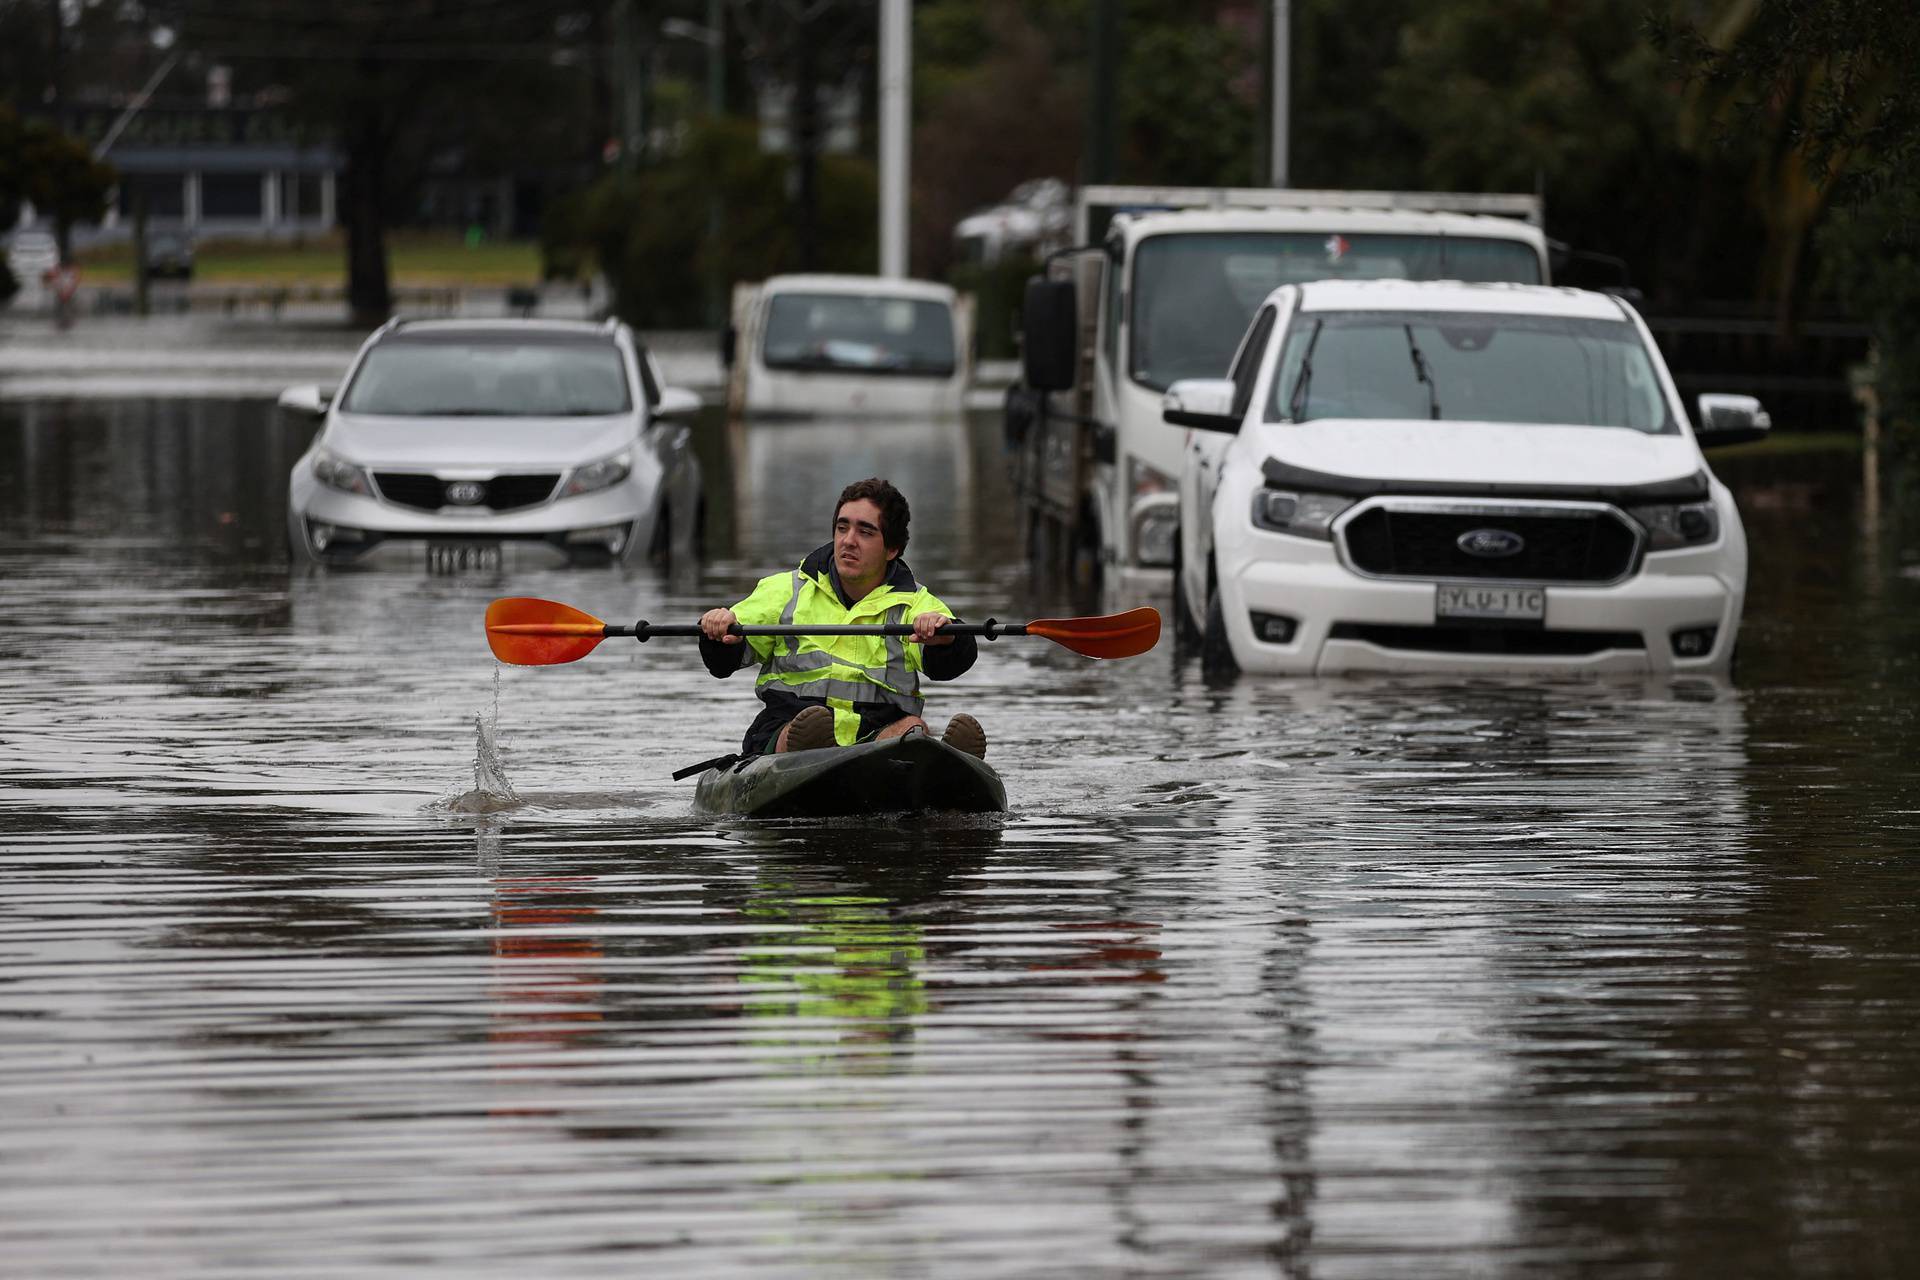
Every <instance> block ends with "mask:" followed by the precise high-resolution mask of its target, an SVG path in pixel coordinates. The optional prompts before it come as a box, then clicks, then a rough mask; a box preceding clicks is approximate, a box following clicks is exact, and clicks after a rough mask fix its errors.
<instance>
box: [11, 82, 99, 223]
mask: <svg viewBox="0 0 1920 1280" xmlns="http://www.w3.org/2000/svg"><path fill="white" fill-rule="evenodd" d="M114 181H115V175H114V171H113V169H112V168H111V167H110V166H108V165H104V164H101V163H100V162H99V161H97V160H95V159H94V158H93V153H92V151H90V150H89V149H88V148H87V145H86V144H85V143H83V142H81V141H80V140H79V139H77V138H74V137H71V136H69V135H67V134H65V133H62V132H61V131H60V130H58V129H56V128H54V127H53V126H52V125H51V124H48V123H47V122H46V121H44V120H28V121H24V122H23V121H21V120H20V119H19V117H17V116H16V115H14V113H13V111H12V110H11V109H10V108H7V107H4V106H0V226H11V225H12V224H13V221H14V219H15V218H17V217H18V216H19V210H20V202H21V201H22V200H28V201H32V203H33V207H34V209H35V210H36V211H37V212H38V213H39V214H40V216H42V217H45V218H51V219H52V220H53V221H54V222H55V223H56V224H58V225H60V226H62V227H70V226H72V225H74V224H75V223H80V222H98V221H99V220H100V219H101V217H103V216H104V215H105V214H106V211H107V197H108V195H109V194H111V192H112V190H113V184H114Z"/></svg>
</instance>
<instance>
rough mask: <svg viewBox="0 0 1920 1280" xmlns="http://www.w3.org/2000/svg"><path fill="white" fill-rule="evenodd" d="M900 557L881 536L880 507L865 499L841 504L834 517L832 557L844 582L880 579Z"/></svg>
mask: <svg viewBox="0 0 1920 1280" xmlns="http://www.w3.org/2000/svg"><path fill="white" fill-rule="evenodd" d="M897 554H899V553H898V552H894V551H889V550H887V544H886V542H885V540H884V539H882V537H881V536H880V508H879V507H878V506H876V505H874V503H873V502H871V501H870V500H868V499H866V498H855V499H854V500H853V501H852V502H847V503H842V504H841V507H840V510H839V511H837V512H835V513H834V517H833V558H834V562H835V563H836V564H838V565H839V566H840V577H841V580H842V581H846V582H866V581H870V580H872V579H876V578H879V577H880V576H881V575H883V574H884V573H885V572H886V570H887V562H888V561H889V560H891V559H893V558H894V556H896V555H897Z"/></svg>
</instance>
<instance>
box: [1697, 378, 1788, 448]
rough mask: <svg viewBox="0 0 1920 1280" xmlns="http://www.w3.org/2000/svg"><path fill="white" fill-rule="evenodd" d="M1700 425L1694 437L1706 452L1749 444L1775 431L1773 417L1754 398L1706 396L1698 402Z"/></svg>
mask: <svg viewBox="0 0 1920 1280" xmlns="http://www.w3.org/2000/svg"><path fill="white" fill-rule="evenodd" d="M1696 403H1697V404H1698V405H1699V408H1700V425H1699V427H1698V428H1696V429H1695V431H1694V437H1695V438H1696V439H1697V440H1699V441H1700V446H1701V447H1702V448H1704V449H1713V448H1718V447H1719V446H1721V445H1728V444H1746V443H1748V442H1749V441H1752V440H1759V439H1763V438H1764V437H1765V436H1766V434H1767V432H1768V431H1770V430H1772V429H1773V416H1772V415H1771V414H1769V413H1768V412H1767V411H1766V410H1765V409H1763V408H1761V407H1760V402H1759V401H1758V400H1756V399H1755V398H1754V397H1752V396H1733V395H1722V394H1719V393H1717V392H1711V391H1709V392H1707V393H1706V394H1705V395H1702V396H1701V397H1700V398H1699V400H1698V401H1697V402H1696Z"/></svg>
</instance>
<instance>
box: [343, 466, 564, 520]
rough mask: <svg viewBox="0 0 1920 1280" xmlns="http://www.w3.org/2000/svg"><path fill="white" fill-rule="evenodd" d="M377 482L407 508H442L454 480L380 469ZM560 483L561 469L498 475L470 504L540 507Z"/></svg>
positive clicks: (495, 507)
mask: <svg viewBox="0 0 1920 1280" xmlns="http://www.w3.org/2000/svg"><path fill="white" fill-rule="evenodd" d="M373 482H374V484H375V485H377V486H378V487H379V489H380V496H381V497H383V498H385V499H386V500H387V501H388V502H396V503H399V504H400V505H401V506H403V507H413V508H415V509H417V510H420V511H438V510H439V509H440V508H442V507H444V506H448V505H449V503H448V502H447V485H448V483H450V482H449V481H446V480H442V479H441V478H440V477H439V476H430V475H422V474H420V473H419V472H415V471H376V472H374V473H373ZM559 483H560V475H559V473H558V472H545V473H541V474H534V475H506V476H495V477H494V478H493V479H491V480H487V481H484V482H483V485H482V487H483V488H484V489H485V490H486V496H485V497H483V498H482V499H481V500H480V501H479V502H477V503H472V504H468V506H469V507H470V508H471V507H475V506H483V507H488V508H491V509H492V510H494V511H512V510H514V509H516V508H518V507H536V506H539V505H540V504H541V503H543V502H545V501H546V500H547V499H548V498H550V497H552V496H553V486H555V485H556V484H559Z"/></svg>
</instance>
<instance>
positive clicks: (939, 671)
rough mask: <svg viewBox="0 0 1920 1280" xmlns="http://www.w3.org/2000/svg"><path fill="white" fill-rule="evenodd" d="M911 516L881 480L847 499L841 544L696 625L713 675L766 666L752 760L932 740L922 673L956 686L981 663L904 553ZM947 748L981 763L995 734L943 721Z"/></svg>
mask: <svg viewBox="0 0 1920 1280" xmlns="http://www.w3.org/2000/svg"><path fill="white" fill-rule="evenodd" d="M909 516H910V513H909V511H908V509H907V500H906V498H905V497H904V496H902V495H901V493H900V491H899V490H898V489H896V488H894V487H893V486H892V485H891V484H889V483H887V482H886V481H885V480H881V479H877V478H876V479H868V480H860V481H856V482H855V483H853V484H850V485H848V486H847V487H846V488H845V489H843V490H841V493H840V500H839V501H838V502H837V503H835V504H834V509H833V539H832V541H830V542H828V543H827V544H826V545H825V546H822V547H819V548H816V549H815V550H814V552H813V553H812V554H811V555H809V556H808V557H807V558H806V559H805V560H803V561H801V562H800V567H799V568H797V569H794V570H793V571H791V572H789V573H776V574H773V575H771V576H769V577H765V578H762V579H761V580H760V582H759V584H758V585H757V586H755V587H754V589H753V592H752V594H751V595H749V596H748V597H747V598H746V599H744V600H742V601H740V603H738V604H736V605H734V606H733V608H731V609H709V610H707V612H705V613H704V614H702V615H700V631H701V636H700V657H701V660H702V661H704V662H705V663H706V664H707V670H708V671H711V672H712V673H713V674H714V675H716V676H722V677H724V676H730V675H732V674H733V673H734V672H735V671H738V670H739V669H740V668H742V667H745V666H749V665H752V664H753V663H756V662H757V663H758V664H759V665H760V675H759V677H758V679H757V680H756V681H755V685H754V689H755V692H756V693H757V694H758V695H759V697H760V701H761V702H762V703H763V704H764V705H763V706H762V707H761V709H760V714H759V715H758V716H757V717H755V719H754V721H753V723H752V724H751V725H750V726H748V728H747V734H746V738H745V739H744V740H743V742H742V746H741V750H742V752H743V753H744V754H746V755H749V756H752V755H761V754H765V753H767V752H780V751H807V750H812V749H814V748H818V747H830V746H834V745H835V744H838V745H840V746H851V745H853V744H854V743H856V742H866V741H872V740H881V739H886V738H897V737H899V736H900V735H902V734H904V733H907V732H909V731H911V730H914V729H920V730H922V731H925V730H926V727H927V725H926V721H924V720H922V719H921V718H920V713H921V710H922V708H923V706H924V702H923V699H922V698H921V697H920V675H921V673H923V672H924V673H925V674H926V676H927V677H928V678H929V679H932V680H952V679H953V678H955V677H956V676H958V675H960V674H961V673H962V672H964V671H966V670H967V669H968V668H969V667H971V666H972V665H973V661H974V658H975V657H976V656H978V652H979V650H978V645H977V644H976V643H975V640H974V638H973V636H971V635H953V634H950V633H944V632H942V631H941V628H942V627H943V626H945V625H946V624H947V623H948V622H951V621H953V616H952V612H951V611H950V610H949V609H948V608H947V606H946V605H945V604H944V603H943V602H942V601H941V600H940V599H939V597H937V596H935V595H934V594H933V593H932V592H931V591H928V590H927V589H926V588H925V587H923V586H921V585H920V584H919V583H918V582H916V581H914V577H913V573H912V571H911V570H909V569H908V568H907V563H906V561H904V560H902V559H901V558H900V553H901V552H902V551H904V550H906V546H907V524H908V520H909ZM908 622H910V623H911V624H912V626H913V636H912V637H911V639H910V640H909V638H907V637H903V636H880V635H859V636H796V637H787V636H751V637H741V636H736V635H731V634H729V633H728V629H729V628H730V627H732V626H733V625H734V624H735V623H739V624H741V625H743V626H767V625H773V624H799V625H810V624H818V625H821V626H834V625H842V624H850V623H851V624H857V623H893V624H899V623H908ZM943 739H944V741H945V742H946V743H947V744H948V745H950V746H953V747H957V748H959V749H960V750H962V751H965V752H968V753H970V754H972V755H975V756H979V757H981V758H983V759H984V758H985V756H986V754H987V735H986V734H985V732H983V731H982V730H981V728H980V722H979V721H977V720H975V719H974V718H973V717H972V716H970V715H966V714H964V713H962V714H960V715H956V716H954V717H953V718H952V719H951V720H949V721H948V722H947V729H946V732H945V734H944V735H943Z"/></svg>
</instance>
